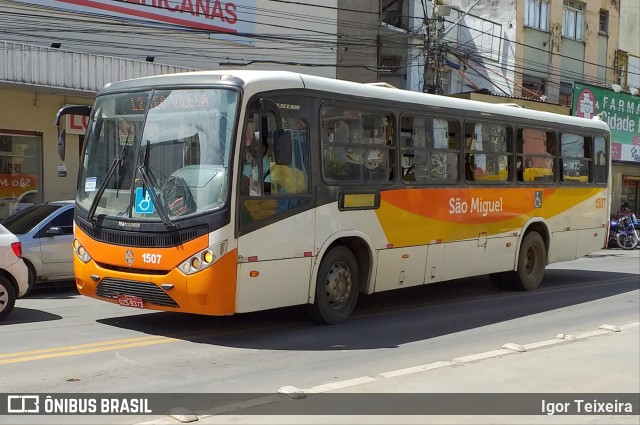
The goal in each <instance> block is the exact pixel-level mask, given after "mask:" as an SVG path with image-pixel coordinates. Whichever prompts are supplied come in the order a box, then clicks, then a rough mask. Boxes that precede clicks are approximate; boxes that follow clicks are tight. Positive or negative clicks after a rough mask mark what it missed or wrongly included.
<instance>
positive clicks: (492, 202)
mask: <svg viewBox="0 0 640 425" xmlns="http://www.w3.org/2000/svg"><path fill="white" fill-rule="evenodd" d="M67 113H74V114H87V115H90V120H89V127H88V130H87V134H86V137H85V145H84V151H83V160H82V167H81V170H80V174H79V179H78V192H77V199H76V209H75V241H74V251H75V258H74V262H75V274H76V284H77V287H78V289H79V290H80V292H81V293H82V294H85V295H87V296H90V297H95V298H98V299H102V300H105V301H110V302H113V303H120V304H121V305H124V306H129V307H136V308H146V309H152V310H164V311H175V312H187V313H196V314H204V315H231V314H234V313H243V312H251V311H257V310H264V309H271V308H278V307H283V306H292V305H302V304H306V305H307V307H308V310H309V312H310V315H311V317H312V318H314V319H316V320H318V321H320V322H324V323H338V322H341V321H343V320H345V319H347V318H348V317H349V316H350V314H351V313H352V311H353V309H354V307H355V305H356V301H357V299H358V295H359V294H363V293H364V294H371V293H374V292H382V291H388V290H392V289H397V288H404V287H409V286H414V285H423V284H429V283H433V282H441V281H446V280H451V279H457V278H463V277H469V276H476V275H482V274H488V275H490V276H491V279H492V281H494V282H495V283H496V284H497V285H499V286H512V287H516V288H520V289H524V290H534V289H536V288H537V287H538V286H539V285H540V282H541V280H542V278H543V274H544V270H545V266H546V265H547V264H549V263H554V262H559V261H566V260H573V259H576V258H579V257H581V256H584V255H586V254H588V253H590V252H593V251H595V250H598V249H600V248H602V247H603V246H604V244H605V240H606V233H607V221H608V217H609V198H610V197H609V175H610V173H609V170H610V162H609V158H610V150H609V130H608V127H607V125H606V124H605V123H603V122H601V121H594V120H586V119H581V118H575V117H570V116H563V115H556V114H551V113H545V112H538V111H532V110H528V109H524V108H518V107H513V106H508V105H494V104H487V103H481V102H474V101H467V100H462V99H455V98H449V97H443V96H436V95H429V94H423V93H415V92H407V91H403V90H399V89H394V88H388V87H378V86H373V85H366V84H359V83H352V82H345V81H337V80H332V79H326V78H320V77H315V76H309V75H302V74H296V73H290V72H277V71H238V72H236V71H229V72H227V71H219V72H209V71H207V72H195V73H184V74H175V75H163V76H155V77H148V78H140V79H134V80H128V81H122V82H117V83H113V84H109V85H107V86H106V87H104V88H103V89H102V90H101V91H100V92H99V93H98V96H97V98H96V101H95V104H94V106H93V107H92V108H88V107H66V108H63V109H61V110H60V112H59V114H58V117H57V120H58V122H59V120H60V117H61V116H62V115H64V114H67Z"/></svg>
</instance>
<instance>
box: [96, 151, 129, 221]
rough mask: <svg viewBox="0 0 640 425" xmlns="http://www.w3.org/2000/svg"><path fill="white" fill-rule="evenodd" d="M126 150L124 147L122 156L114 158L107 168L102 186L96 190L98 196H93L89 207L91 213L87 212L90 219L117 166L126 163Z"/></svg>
mask: <svg viewBox="0 0 640 425" xmlns="http://www.w3.org/2000/svg"><path fill="white" fill-rule="evenodd" d="M126 152H127V150H126V149H124V148H123V149H122V152H120V156H118V157H116V158H113V161H111V165H110V166H109V169H108V170H107V173H106V174H105V176H104V180H103V181H102V183H101V184H100V187H99V188H98V191H97V192H96V196H95V198H93V201H92V202H91V206H90V207H89V213H88V214H87V220H88V221H92V220H93V216H94V215H95V213H96V209H97V208H98V201H100V198H102V194H103V193H104V191H105V189H106V188H107V184H108V183H109V180H111V177H112V176H113V173H114V172H115V170H116V167H117V168H119V167H121V166H122V164H124V157H125V154H126Z"/></svg>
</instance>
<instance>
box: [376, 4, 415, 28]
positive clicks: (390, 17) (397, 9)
mask: <svg viewBox="0 0 640 425" xmlns="http://www.w3.org/2000/svg"><path fill="white" fill-rule="evenodd" d="M406 6H407V5H405V1H404V0H382V1H381V3H380V15H381V20H382V22H384V23H385V24H387V25H391V26H393V27H396V28H402V29H409V28H408V24H407V22H408V21H409V16H408V15H409V14H408V13H407V12H406V11H405V7H406Z"/></svg>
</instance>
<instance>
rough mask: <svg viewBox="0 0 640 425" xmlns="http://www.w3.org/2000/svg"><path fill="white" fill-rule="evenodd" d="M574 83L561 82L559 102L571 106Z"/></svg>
mask: <svg viewBox="0 0 640 425" xmlns="http://www.w3.org/2000/svg"><path fill="white" fill-rule="evenodd" d="M572 94H573V84H572V83H563V82H560V98H559V99H558V103H559V104H560V105H563V106H571V98H572Z"/></svg>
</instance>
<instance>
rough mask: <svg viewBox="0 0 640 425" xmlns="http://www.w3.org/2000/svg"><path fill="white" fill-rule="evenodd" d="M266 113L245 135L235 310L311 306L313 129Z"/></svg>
mask: <svg viewBox="0 0 640 425" xmlns="http://www.w3.org/2000/svg"><path fill="white" fill-rule="evenodd" d="M298 101H299V100H298ZM279 103H280V102H279ZM261 107H262V108H263V110H262V111H259V112H255V113H251V114H247V117H248V118H247V119H246V120H245V123H244V125H243V129H242V130H243V133H242V134H243V143H242V146H241V149H240V150H241V164H240V165H241V166H240V171H239V172H240V173H241V176H240V179H239V185H240V194H239V197H238V202H239V204H238V208H237V210H238V213H237V223H238V233H239V238H238V256H239V260H238V282H237V288H236V311H237V312H247V311H255V310H263V309H269V308H277V307H283V306H289V305H295V304H305V303H307V301H308V294H309V281H310V273H311V267H312V260H313V247H314V239H315V210H314V209H313V208H312V207H313V203H312V196H311V182H310V177H311V173H310V171H311V169H310V161H309V157H310V149H309V136H310V132H309V124H308V122H307V121H306V120H304V119H302V118H300V117H299V115H291V116H286V115H284V114H283V115H282V116H280V114H279V111H278V110H277V107H275V104H274V107H273V108H272V109H276V110H275V111H274V110H268V111H265V110H264V109H265V107H264V105H261Z"/></svg>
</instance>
